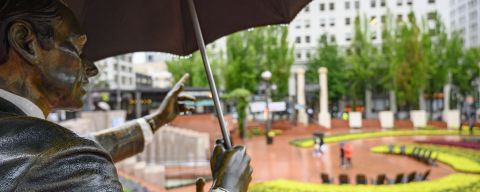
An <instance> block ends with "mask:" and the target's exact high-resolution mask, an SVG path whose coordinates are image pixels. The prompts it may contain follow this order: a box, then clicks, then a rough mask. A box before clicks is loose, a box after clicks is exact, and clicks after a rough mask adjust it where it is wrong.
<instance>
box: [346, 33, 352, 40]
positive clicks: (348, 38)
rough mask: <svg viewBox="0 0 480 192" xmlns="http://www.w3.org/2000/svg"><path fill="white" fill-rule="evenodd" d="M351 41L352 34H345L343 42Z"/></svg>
mask: <svg viewBox="0 0 480 192" xmlns="http://www.w3.org/2000/svg"><path fill="white" fill-rule="evenodd" d="M351 40H352V34H351V33H347V34H345V41H351Z"/></svg>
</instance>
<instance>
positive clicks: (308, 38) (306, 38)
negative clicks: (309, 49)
mask: <svg viewBox="0 0 480 192" xmlns="http://www.w3.org/2000/svg"><path fill="white" fill-rule="evenodd" d="M305 43H310V36H308V35H307V36H305Z"/></svg>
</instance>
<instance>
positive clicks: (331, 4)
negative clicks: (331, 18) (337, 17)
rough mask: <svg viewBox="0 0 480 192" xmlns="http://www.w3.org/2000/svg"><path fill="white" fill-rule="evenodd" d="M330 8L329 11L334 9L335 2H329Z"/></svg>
mask: <svg viewBox="0 0 480 192" xmlns="http://www.w3.org/2000/svg"><path fill="white" fill-rule="evenodd" d="M330 10H331V11H333V10H335V3H330Z"/></svg>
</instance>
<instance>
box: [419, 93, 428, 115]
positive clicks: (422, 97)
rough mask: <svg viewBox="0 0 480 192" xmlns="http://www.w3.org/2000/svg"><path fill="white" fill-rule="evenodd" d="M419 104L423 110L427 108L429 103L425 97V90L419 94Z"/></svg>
mask: <svg viewBox="0 0 480 192" xmlns="http://www.w3.org/2000/svg"><path fill="white" fill-rule="evenodd" d="M418 104H419V105H420V106H419V109H420V110H423V111H425V110H426V108H427V107H426V106H427V104H426V102H425V97H424V94H423V91H422V92H420V95H419V96H418Z"/></svg>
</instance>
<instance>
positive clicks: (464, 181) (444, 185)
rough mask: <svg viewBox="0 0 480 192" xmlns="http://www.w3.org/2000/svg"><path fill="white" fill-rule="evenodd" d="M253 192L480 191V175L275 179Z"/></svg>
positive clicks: (253, 186) (252, 190)
mask: <svg viewBox="0 0 480 192" xmlns="http://www.w3.org/2000/svg"><path fill="white" fill-rule="evenodd" d="M249 191H251V192H290V191H291V192H294V191H295V192H307V191H308V192H311V191H322V192H344V191H355V192H385V191H395V192H412V191H422V192H444V191H449V192H476V191H480V175H474V174H463V173H456V174H452V175H449V176H447V177H444V178H441V179H436V180H431V181H423V182H413V183H406V184H397V185H329V184H314V183H305V182H297V181H290V180H275V181H269V182H263V183H257V184H254V185H252V186H251V187H250V190H249Z"/></svg>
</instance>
